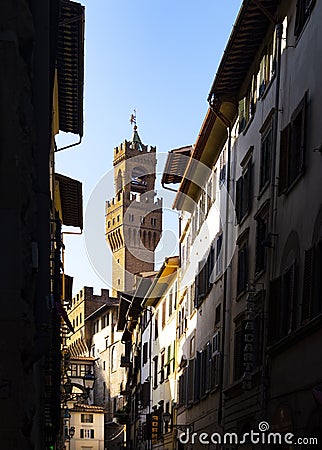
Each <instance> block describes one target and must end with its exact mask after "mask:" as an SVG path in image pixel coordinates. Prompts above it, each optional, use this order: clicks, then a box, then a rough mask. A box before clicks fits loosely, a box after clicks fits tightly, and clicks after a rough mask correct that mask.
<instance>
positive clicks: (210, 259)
mask: <svg viewBox="0 0 322 450" xmlns="http://www.w3.org/2000/svg"><path fill="white" fill-rule="evenodd" d="M214 258H215V250H214V248H213V246H211V248H210V250H209V253H208V256H207V258H206V259H203V260H202V261H200V262H199V265H198V273H197V275H196V278H195V296H194V305H195V307H196V308H198V307H199V306H200V305H201V303H202V302H203V300H204V299H205V298H206V296H207V295H208V294H209V292H210V289H211V286H212V284H213V279H212V271H213V269H214Z"/></svg>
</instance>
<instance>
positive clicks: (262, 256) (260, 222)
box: [255, 214, 268, 274]
mask: <svg viewBox="0 0 322 450" xmlns="http://www.w3.org/2000/svg"><path fill="white" fill-rule="evenodd" d="M267 225H268V215H267V214H266V215H263V216H261V217H259V218H258V219H257V228H256V261H255V273H256V274H257V273H260V272H262V271H263V270H264V269H265V267H266V253H267V251H266V248H267V246H266V243H265V239H266V238H267Z"/></svg>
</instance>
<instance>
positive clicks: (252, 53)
mask: <svg viewBox="0 0 322 450" xmlns="http://www.w3.org/2000/svg"><path fill="white" fill-rule="evenodd" d="M278 4H279V0H244V2H243V4H242V6H241V8H240V10H239V13H238V16H237V19H236V22H235V25H234V27H233V30H232V32H231V35H230V37H229V40H228V43H227V45H226V49H225V51H224V54H223V57H222V59H221V62H220V64H219V68H218V71H217V74H216V77H215V79H214V82H213V84H212V87H211V89H210V93H209V97H208V101H209V102H212V101H213V99H214V98H219V99H220V100H221V102H223V101H227V100H229V99H232V98H235V99H236V98H242V97H243V96H244V95H245V90H246V88H247V83H246V84H245V83H244V81H245V79H246V78H247V74H248V73H249V69H250V67H251V66H252V64H253V62H254V60H255V58H256V55H257V53H258V51H259V50H260V47H261V46H262V44H263V40H264V39H265V36H266V34H267V32H268V30H269V28H270V27H271V26H274V24H276V23H277V6H278Z"/></svg>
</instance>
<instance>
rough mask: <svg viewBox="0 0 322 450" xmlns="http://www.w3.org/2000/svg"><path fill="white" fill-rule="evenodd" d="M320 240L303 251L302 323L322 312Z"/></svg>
mask: <svg viewBox="0 0 322 450" xmlns="http://www.w3.org/2000/svg"><path fill="white" fill-rule="evenodd" d="M321 273H322V242H319V243H318V244H317V245H316V246H313V247H311V248H310V249H309V250H307V251H306V252H305V258H304V273H303V294H302V318H301V320H302V323H306V322H308V321H309V320H311V319H313V318H314V317H316V316H317V315H319V314H321V312H322V303H321V291H322V280H321Z"/></svg>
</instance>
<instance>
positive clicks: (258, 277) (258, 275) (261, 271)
mask: <svg viewBox="0 0 322 450" xmlns="http://www.w3.org/2000/svg"><path fill="white" fill-rule="evenodd" d="M265 272H266V267H264V268H263V269H261V270H260V271H259V272H255V276H254V280H255V281H257V280H259V279H260V278H261V276H262V275H264V273H265Z"/></svg>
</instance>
